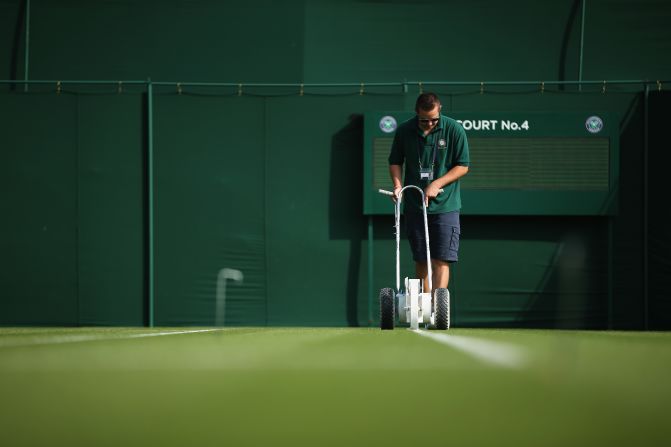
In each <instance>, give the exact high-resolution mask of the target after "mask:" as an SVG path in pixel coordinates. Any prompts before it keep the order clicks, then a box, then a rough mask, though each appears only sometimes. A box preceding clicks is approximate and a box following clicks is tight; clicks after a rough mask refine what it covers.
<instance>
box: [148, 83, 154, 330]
mask: <svg viewBox="0 0 671 447" xmlns="http://www.w3.org/2000/svg"><path fill="white" fill-rule="evenodd" d="M147 195H148V200H147V208H148V209H147V219H148V229H147V230H148V231H147V237H148V245H149V246H148V260H147V262H148V272H147V274H148V276H149V277H148V290H147V300H148V306H147V307H148V313H149V315H148V323H149V327H154V86H153V85H152V82H151V79H147Z"/></svg>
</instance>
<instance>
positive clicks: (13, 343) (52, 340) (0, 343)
mask: <svg viewBox="0 0 671 447" xmlns="http://www.w3.org/2000/svg"><path fill="white" fill-rule="evenodd" d="M222 330H224V328H215V329H194V330H188V331H165V332H145V333H140V334H120V335H113V336H109V335H103V334H101V335H76V334H75V335H59V336H53V337H31V338H29V339H27V340H1V339H0V348H11V347H17V346H38V345H57V344H62V343H80V342H85V341H103V340H126V339H129V338H144V337H159V336H162V335H179V334H195V333H199V332H212V331H222Z"/></svg>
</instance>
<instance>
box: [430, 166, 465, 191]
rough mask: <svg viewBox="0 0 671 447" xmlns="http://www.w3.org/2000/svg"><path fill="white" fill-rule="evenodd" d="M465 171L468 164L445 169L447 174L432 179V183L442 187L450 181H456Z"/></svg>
mask: <svg viewBox="0 0 671 447" xmlns="http://www.w3.org/2000/svg"><path fill="white" fill-rule="evenodd" d="M467 172H468V166H455V167H453V168H452V169H450V170H449V171H447V174H445V175H444V176H442V177H439V178H437V179H436V180H434V181H433V183H434V184H435V185H436V186H437V187H438V188H443V187H445V186H447V185H449V184H450V183H454V182H456V181H457V180H459V179H460V178H461V177H463V176H464V175H466V173H467Z"/></svg>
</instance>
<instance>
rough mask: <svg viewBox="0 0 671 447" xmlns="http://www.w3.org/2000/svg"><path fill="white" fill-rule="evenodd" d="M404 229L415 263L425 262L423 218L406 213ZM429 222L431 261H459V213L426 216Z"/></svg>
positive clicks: (419, 215)
mask: <svg viewBox="0 0 671 447" xmlns="http://www.w3.org/2000/svg"><path fill="white" fill-rule="evenodd" d="M404 217H405V229H406V233H407V235H408V241H409V242H410V249H411V250H412V258H413V259H414V260H415V262H426V241H425V240H424V216H423V215H422V214H421V213H406V214H404ZM426 217H427V220H428V222H429V244H430V245H429V249H430V250H431V259H440V260H442V261H447V262H457V261H458V260H459V236H460V234H461V226H460V225H459V211H451V212H449V213H442V214H427V216H426Z"/></svg>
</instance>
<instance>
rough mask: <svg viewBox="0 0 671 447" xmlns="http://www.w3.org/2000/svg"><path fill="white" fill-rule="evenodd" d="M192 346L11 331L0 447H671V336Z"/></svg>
mask: <svg viewBox="0 0 671 447" xmlns="http://www.w3.org/2000/svg"><path fill="white" fill-rule="evenodd" d="M182 330H190V329H184V328H177V329H165V328H163V329H155V330H154V329H151V330H150V329H143V328H134V329H120V328H114V329H101V328H96V329H90V328H81V329H79V328H78V329H11V328H3V329H0V396H1V400H0V402H1V405H0V433H2V435H1V436H2V438H1V439H2V441H1V443H2V445H3V446H7V447H13V446H28V445H31V446H54V445H58V446H60V445H63V446H66V445H67V446H80V445H81V446H148V445H161V446H200V445H203V446H211V445H219V446H265V445H270V446H272V445H277V446H298V445H310V446H313V445H318V446H352V445H366V446H378V445H379V446H395V445H412V444H416V443H421V444H422V445H434V446H435V445H441V446H442V445H454V446H521V445H523V446H600V445H603V446H657V445H659V446H662V445H669V442H671V441H670V439H671V428H670V425H671V424H669V420H670V419H669V414H670V413H669V410H670V409H671V380H670V377H671V334H669V333H623V332H583V331H532V330H475V329H452V330H450V331H449V332H447V333H443V335H442V336H446V337H452V340H453V341H454V340H456V341H459V342H460V343H461V344H462V345H464V346H461V347H460V348H458V347H455V346H453V345H449V344H443V343H440V342H438V341H435V340H432V339H429V338H426V337H421V336H419V335H418V334H415V333H413V332H412V331H409V330H406V329H397V330H395V331H393V332H389V331H385V332H382V331H380V330H379V329H337V328H329V329H322V328H320V329H306V328H300V329H298V328H277V329H252V328H245V329H225V330H219V331H214V332H202V333H189V334H179V335H166V336H151V337H144V336H141V335H144V334H149V333H158V332H166V331H182ZM432 333H433V334H436V333H438V331H432ZM138 336H140V337H138ZM131 337H134V338H131ZM478 341H484V342H486V343H489V345H488V346H487V349H488V350H489V354H490V355H492V356H494V357H496V356H497V355H501V356H503V357H504V359H505V358H509V359H512V360H514V361H511V362H508V363H505V362H503V363H501V362H499V363H497V362H495V361H490V359H488V358H487V357H486V356H485V357H477V356H476V355H475V354H474V352H473V349H471V348H472V346H480V344H479V343H477V342H478Z"/></svg>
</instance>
